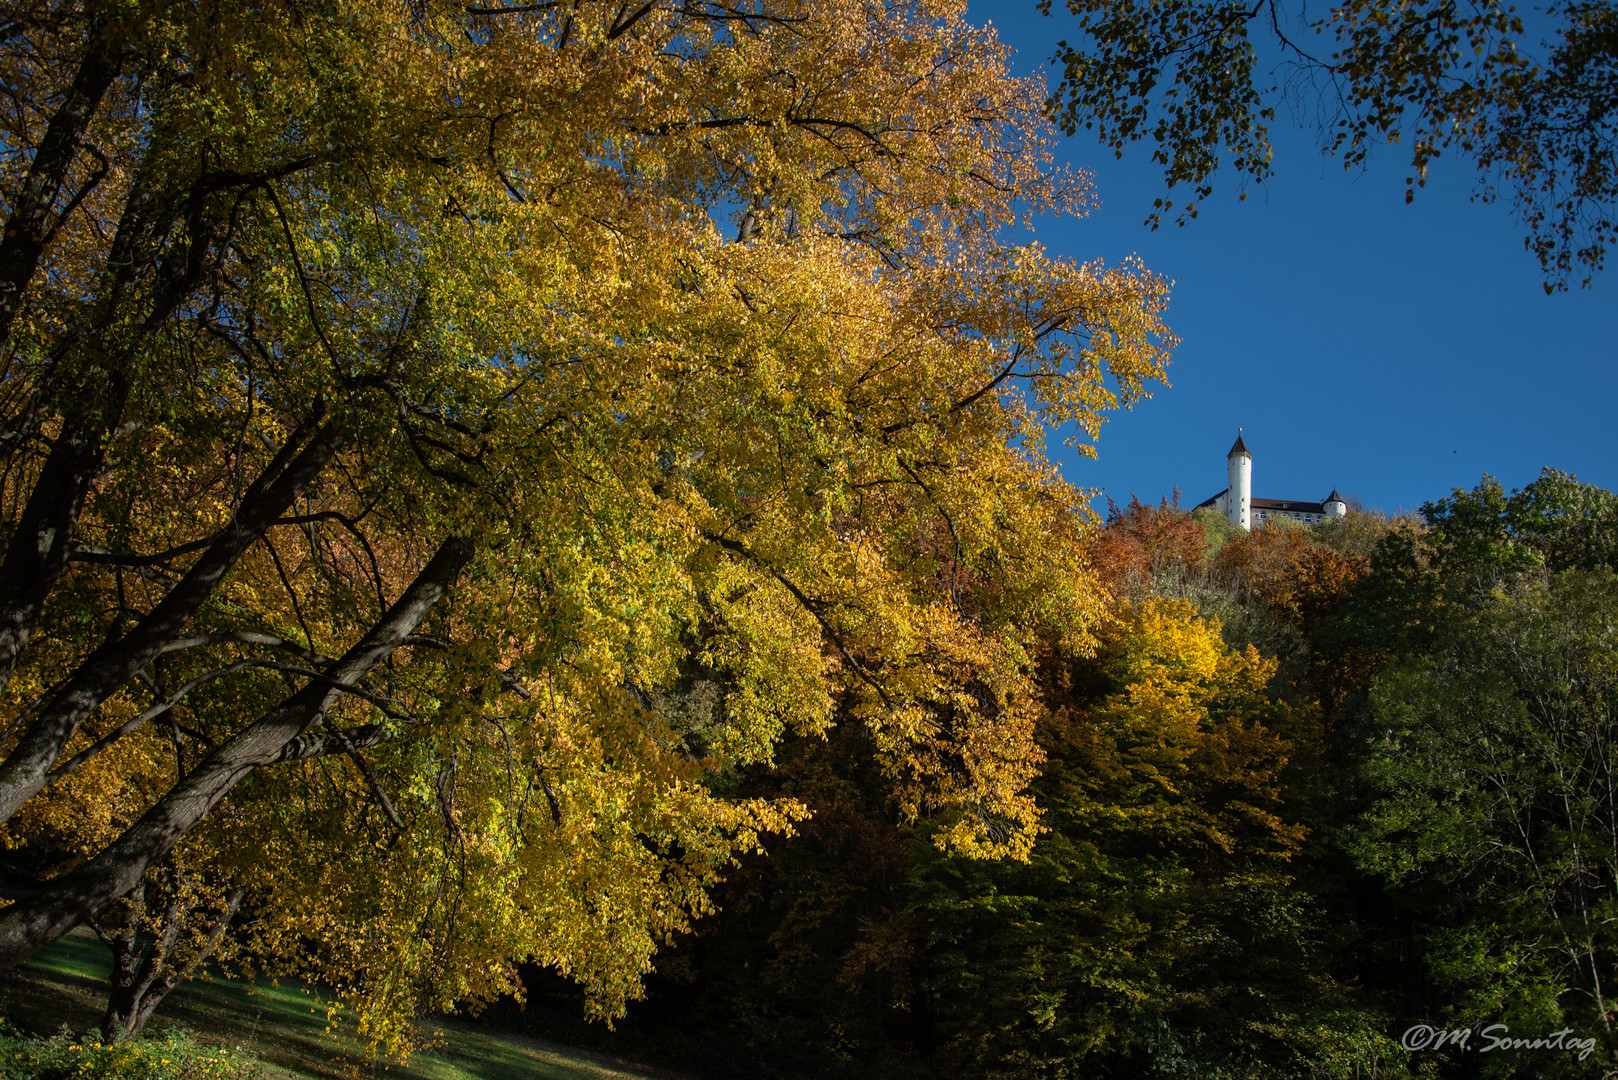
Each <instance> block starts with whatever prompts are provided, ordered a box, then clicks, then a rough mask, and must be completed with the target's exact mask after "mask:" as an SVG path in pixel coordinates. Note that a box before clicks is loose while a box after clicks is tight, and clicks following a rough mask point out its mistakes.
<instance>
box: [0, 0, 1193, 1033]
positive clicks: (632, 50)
mask: <svg viewBox="0 0 1618 1080" xmlns="http://www.w3.org/2000/svg"><path fill="white" fill-rule="evenodd" d="M4 25H5V27H6V33H5V36H4V38H3V40H0V66H3V68H4V73H5V79H4V85H5V87H6V91H5V93H6V101H7V106H8V107H7V108H6V109H5V110H4V115H3V118H0V124H3V125H4V139H3V142H4V152H3V154H0V193H3V198H4V200H5V205H4V214H5V229H4V233H3V236H0V347H3V349H4V352H3V354H0V364H3V365H4V366H3V370H0V377H3V385H0V409H3V417H4V422H3V431H0V454H3V460H4V469H3V473H0V484H3V487H0V507H3V520H4V524H5V528H6V530H7V532H8V534H9V535H8V537H7V540H6V544H5V556H4V562H3V565H0V686H3V689H4V699H3V700H4V703H5V709H6V716H5V726H4V728H3V729H0V751H3V755H4V758H3V761H0V822H4V829H5V845H4V846H5V850H6V855H5V860H6V861H5V864H4V865H5V877H6V886H7V889H6V898H7V899H8V900H9V901H10V903H9V904H8V906H6V907H4V908H0V965H3V964H11V963H15V962H17V961H18V960H20V959H21V958H23V957H26V956H27V955H28V954H29V953H31V952H32V951H33V950H34V949H36V948H38V947H39V946H41V945H42V944H44V943H46V942H48V941H50V940H52V939H54V938H55V937H57V936H58V935H60V934H62V933H64V932H65V931H66V930H67V929H69V928H71V927H72V926H74V925H76V924H78V923H81V922H83V921H84V920H86V919H90V918H93V917H97V916H98V915H99V914H102V913H106V912H109V911H112V910H113V908H112V905H114V903H115V902H117V901H119V898H121V897H129V898H131V899H130V900H129V901H127V902H128V903H132V902H133V900H134V899H138V897H139V895H140V890H141V889H142V888H143V887H144V886H143V884H142V883H143V882H150V881H154V880H157V879H155V878H153V877H152V876H151V875H153V874H159V876H160V877H161V875H163V874H168V875H172V874H173V873H176V872H178V871H177V870H176V869H175V867H176V866H178V865H181V864H183V865H184V866H185V867H189V868H190V872H195V873H200V874H205V875H206V876H207V879H208V880H209V881H212V882H216V883H220V884H219V886H218V887H219V888H221V889H225V890H227V891H229V892H230V893H231V894H234V891H235V890H237V889H245V890H246V893H247V897H248V899H247V900H246V903H247V904H248V905H250V906H252V907H253V910H254V911H255V917H256V922H255V925H257V926H258V927H259V930H258V931H257V932H258V934H259V938H258V941H259V944H260V946H261V948H262V949H264V950H265V951H267V952H269V953H271V954H274V953H277V952H279V953H280V954H282V955H287V954H290V953H302V954H307V960H306V963H307V967H308V969H309V972H310V973H311V974H317V975H324V976H326V977H331V978H336V979H338V980H339V981H340V982H341V983H342V984H343V986H344V988H345V989H346V990H347V991H349V992H350V995H351V996H353V997H355V998H358V999H363V1000H365V1001H367V1002H368V1003H369V1004H368V1005H367V1016H369V1017H370V1018H371V1022H372V1024H373V1026H372V1029H371V1030H372V1033H373V1034H374V1035H375V1036H376V1037H378V1038H386V1039H391V1040H398V1039H400V1038H402V1036H401V1034H400V1032H401V1029H400V1028H399V1027H398V1020H399V1018H401V1017H408V1016H409V1015H410V1014H411V1013H412V1012H413V1011H415V1010H417V1009H420V1008H424V1007H444V1006H446V1005H448V1004H450V1003H453V1002H455V1001H464V1000H475V999H478V998H486V997H488V996H489V995H492V994H496V993H499V992H502V991H504V990H506V989H508V988H510V987H511V986H512V978H513V976H512V970H513V969H512V967H511V963H512V961H514V960H518V959H523V958H531V959H534V960H537V961H539V962H542V963H545V964H548V965H551V966H553V967H556V968H558V969H559V970H562V971H563V972H566V973H569V974H572V975H574V976H575V977H577V978H579V979H580V980H581V981H582V982H584V983H585V984H586V985H587V986H589V987H590V988H591V989H592V990H593V991H594V992H595V993H596V995H597V1000H598V1002H599V1003H600V1007H601V1008H602V1009H604V1010H606V1011H608V1012H611V1011H613V1010H615V1009H617V1008H619V1007H620V1006H621V1002H622V1001H623V1000H624V998H625V997H626V996H627V995H630V994H632V993H633V992H634V991H635V988H636V986H637V985H638V978H639V976H640V974H641V973H642V972H644V971H645V970H646V969H647V967H648V965H649V962H650V959H649V958H650V956H651V955H652V953H653V951H654V950H655V949H656V947H657V945H658V944H659V943H660V942H661V941H662V940H663V939H664V938H666V937H667V936H668V935H670V934H672V933H675V932H677V931H678V930H680V929H681V928H682V927H683V926H684V925H685V924H686V920H687V919H689V918H690V917H691V916H692V915H693V914H695V913H700V912H701V911H702V910H703V909H704V906H705V905H706V903H707V900H706V891H705V890H706V887H707V885H708V884H709V883H710V882H711V881H712V880H713V879H714V876H715V874H716V873H717V872H718V871H719V870H720V869H721V868H722V867H723V866H724V865H725V864H726V862H727V861H728V860H729V859H730V857H731V855H732V853H733V852H735V851H737V850H739V849H741V848H749V847H754V846H756V845H757V843H758V842H759V836H760V835H761V834H762V833H764V832H768V831H772V830H781V829H784V828H787V827H788V824H789V822H790V820H791V819H792V818H793V816H794V815H795V814H796V813H797V812H798V811H797V810H796V809H795V807H794V806H793V805H792V804H791V803H789V802H784V803H774V804H771V803H765V802H761V801H757V800H752V801H746V800H741V801H733V800H728V799H726V798H724V797H722V796H721V795H719V794H716V793H715V790H716V789H715V788H714V787H713V785H711V784H710V783H707V782H706V778H709V777H711V776H713V775H714V774H715V773H716V772H717V771H718V770H722V769H723V768H725V767H727V766H729V765H732V764H736V763H743V762H749V761H765V760H768V759H769V758H770V755H771V752H772V747H773V746H774V745H775V742H776V740H777V739H778V738H779V736H780V735H781V734H782V733H783V732H784V731H786V730H789V729H791V730H798V731H808V732H814V731H819V730H823V729H824V728H825V727H826V726H827V725H828V724H829V723H831V721H832V718H833V716H834V715H842V716H846V717H847V718H848V719H849V720H850V721H851V722H861V723H864V724H865V725H867V727H868V729H869V731H870V734H871V738H872V740H873V742H874V745H875V746H876V748H877V752H878V754H879V756H880V758H881V760H882V762H883V764H884V767H885V768H886V769H888V770H889V772H890V774H891V776H892V777H893V779H894V782H895V784H896V785H897V789H898V790H900V791H901V792H902V793H903V798H902V802H903V805H904V807H905V808H906V810H907V811H908V812H909V813H911V814H921V813H926V814H929V815H931V816H932V817H933V818H934V820H935V821H937V822H939V827H938V832H939V835H940V836H941V838H942V842H943V843H944V844H946V845H947V846H951V847H954V848H957V849H960V850H966V851H973V852H978V853H995V852H1002V853H1004V852H1010V853H1019V852H1025V851H1026V850H1027V848H1028V846H1029V844H1030V843H1031V840H1032V837H1033V835H1034V832H1035V829H1036V825H1035V821H1036V813H1037V812H1036V810H1035V808H1034V806H1033V804H1032V802H1031V800H1030V798H1029V796H1028V794H1027V793H1026V791H1025V787H1026V784H1027V782H1028V780H1029V779H1030V778H1031V776H1032V775H1033V772H1034V770H1035V768H1036V766H1037V759H1038V751H1037V748H1036V747H1035V745H1034V743H1033V740H1032V728H1033V721H1034V715H1035V691H1034V687H1033V683H1032V681H1031V675H1030V668H1031V664H1032V657H1033V656H1034V654H1035V651H1036V648H1038V647H1043V646H1045V645H1048V644H1050V643H1053V642H1054V643H1059V644H1061V645H1063V646H1065V647H1068V648H1077V647H1083V646H1084V645H1085V643H1086V642H1087V640H1088V633H1089V628H1090V626H1091V625H1092V622H1093V620H1094V618H1095V616H1096V609H1097V604H1098V599H1097V594H1096V590H1095V589H1093V588H1092V586H1091V579H1090V577H1089V574H1088V572H1087V570H1086V569H1085V566H1084V564H1083V561H1082V559H1081V558H1080V557H1079V555H1078V554H1077V548H1076V546H1075V545H1074V544H1073V543H1072V542H1071V541H1072V538H1073V537H1074V536H1075V535H1076V533H1077V531H1078V530H1079V529H1080V528H1081V527H1082V526H1083V523H1084V521H1083V514H1082V512H1081V511H1079V510H1078V509H1076V507H1077V503H1078V500H1077V499H1076V498H1075V497H1074V494H1073V493H1072V492H1071V491H1070V490H1069V489H1066V488H1065V487H1063V486H1062V485H1061V484H1060V483H1059V482H1058V481H1057V480H1056V479H1055V477H1054V473H1053V472H1052V471H1051V470H1050V469H1049V467H1048V466H1047V465H1046V464H1045V463H1044V461H1043V459H1042V457H1041V456H1040V447H1041V445H1042V440H1043V438H1044V434H1045V432H1046V430H1047V429H1049V428H1051V427H1052V426H1054V425H1059V424H1064V423H1070V422H1071V423H1076V424H1078V425H1080V426H1082V427H1084V428H1086V429H1088V430H1089V431H1091V432H1092V433H1093V431H1094V430H1095V425H1096V424H1097V423H1098V422H1099V420H1100V418H1101V415H1102V413H1103V412H1104V411H1105V410H1106V409H1107V408H1109V407H1111V406H1113V405H1115V404H1117V403H1118V402H1119V400H1120V399H1124V400H1127V399H1130V398H1133V397H1135V396H1137V395H1139V394H1141V393H1142V392H1144V388H1145V385H1146V384H1147V383H1148V382H1149V381H1150V380H1152V379H1155V378H1158V377H1160V376H1161V374H1162V365H1163V363H1164V362H1165V357H1164V353H1163V349H1164V348H1165V347H1166V345H1167V344H1168V343H1169V338H1168V336H1167V334H1166V332H1165V330H1164V328H1163V326H1162V325H1161V323H1160V321H1159V312H1160V311H1161V309H1162V305H1163V303H1164V300H1165V295H1166V293H1165V287H1164V285H1163V284H1162V282H1161V281H1159V280H1158V279H1157V278H1156V277H1154V276H1153V275H1151V274H1149V273H1147V272H1146V271H1144V270H1142V269H1140V268H1139V267H1125V268H1123V269H1121V270H1107V269H1104V268H1102V267H1100V266H1078V265H1072V264H1068V263H1062V262H1056V261H1052V260H1050V259H1048V258H1047V257H1046V256H1045V255H1044V254H1043V253H1042V251H1041V250H1040V249H1039V248H1038V247H1010V246H1008V245H1007V244H1006V243H1005V242H1004V241H1003V240H1002V239H1001V237H1000V230H1001V227H1002V226H1004V225H1006V224H1008V223H1010V222H1011V221H1012V220H1013V218H1014V214H1015V213H1016V212H1017V211H1018V209H1019V208H1027V209H1032V210H1046V209H1057V210H1061V209H1070V210H1071V209H1082V207H1083V206H1084V205H1086V204H1087V200H1088V198H1089V193H1088V189H1087V187H1086V184H1085V182H1084V181H1083V178H1081V177H1071V176H1067V175H1064V174H1062V173H1060V172H1059V171H1053V170H1052V169H1051V168H1050V165H1049V157H1048V153H1047V149H1046V147H1047V139H1046V135H1045V133H1044V130H1043V129H1042V127H1041V126H1040V123H1039V120H1038V116H1039V110H1040V107H1041V105H1042V102H1043V97H1044V92H1043V90H1042V88H1041V87H1039V86H1038V85H1035V84H1030V83H1027V82H1021V81H1018V80H1015V79H1012V78H1011V77H1010V76H1009V75H1008V74H1007V72H1006V68H1005V53H1004V50H1003V48H1002V47H1001V46H1000V45H999V44H998V43H997V42H996V40H995V39H994V37H993V36H992V34H990V33H988V32H985V31H979V30H975V29H973V28H971V27H969V26H967V25H966V24H964V23H963V22H962V21H961V18H960V10H959V5H956V4H953V3H949V2H942V0H940V2H932V0H914V2H905V3H893V4H876V5H873V4H869V3H862V2H861V3H856V2H843V0H813V2H809V0H778V2H744V3H740V4H730V3H706V2H699V3H659V2H655V0H654V2H650V3H647V4H644V5H640V6H636V5H621V4H615V3H606V2H591V0H584V2H581V3H574V4H569V5H553V4H509V5H508V4H502V3H497V2H491V3H487V4H471V5H455V4H447V3H440V2H426V3H409V4H406V3H394V2H390V0H361V2H345V3H337V2H335V0H331V2H322V0H267V2H266V3H263V4H258V5H255V6H254V7H253V8H252V9H247V8H245V7H243V6H241V5H236V4H225V3H211V2H206V0H205V2H202V3H197V4H178V3H168V2H164V0H104V2H103V0H86V2H83V3H72V2H62V3H53V4H43V5H14V6H13V7H12V8H10V9H8V10H7V11H6V12H5V21H4ZM968 586H969V587H968ZM838 710H841V712H840V713H838ZM108 792H115V793H116V794H117V796H118V798H117V799H115V800H112V801H110V802H107V801H105V800H103V799H102V797H103V796H105V795H106V793H108ZM92 824H93V826H94V827H93V828H91V827H89V826H90V825H92ZM204 829H206V830H207V835H206V837H204V836H203V833H202V832H201V831H200V830H204ZM193 841H194V846H193V847H191V848H186V849H185V850H186V852H187V854H186V857H185V858H184V859H183V860H180V863H175V862H174V859H175V858H176V855H177V845H187V844H193ZM165 867H167V869H165ZM163 880H170V879H169V878H164V879H163Z"/></svg>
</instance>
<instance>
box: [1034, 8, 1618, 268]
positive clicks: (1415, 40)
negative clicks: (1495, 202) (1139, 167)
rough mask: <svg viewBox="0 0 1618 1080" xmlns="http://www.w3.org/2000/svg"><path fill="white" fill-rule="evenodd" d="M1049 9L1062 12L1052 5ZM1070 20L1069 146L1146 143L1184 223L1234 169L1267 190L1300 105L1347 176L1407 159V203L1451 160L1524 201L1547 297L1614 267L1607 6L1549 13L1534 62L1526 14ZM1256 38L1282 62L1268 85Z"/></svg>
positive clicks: (1115, 14)
mask: <svg viewBox="0 0 1618 1080" xmlns="http://www.w3.org/2000/svg"><path fill="white" fill-rule="evenodd" d="M1039 6H1040V9H1041V10H1042V11H1044V12H1045V13H1046V14H1050V12H1051V9H1052V7H1053V6H1054V5H1053V3H1052V0H1041V2H1040V5H1039ZM1060 6H1063V7H1065V8H1066V9H1067V11H1068V13H1069V14H1070V15H1071V16H1073V19H1072V22H1071V23H1070V24H1069V25H1073V26H1074V28H1075V29H1076V30H1077V31H1078V32H1079V36H1078V37H1077V38H1076V39H1073V40H1071V41H1069V40H1064V41H1062V42H1060V43H1059V44H1058V46H1057V51H1056V54H1055V57H1054V59H1055V60H1056V61H1059V62H1060V63H1061V64H1062V65H1063V74H1062V82H1061V85H1060V86H1059V87H1058V88H1057V91H1056V93H1055V95H1054V96H1053V98H1052V112H1053V114H1054V115H1055V116H1056V118H1057V120H1058V122H1059V123H1060V124H1061V125H1062V128H1063V130H1065V131H1066V132H1067V133H1068V134H1073V133H1074V132H1076V131H1077V130H1078V129H1080V128H1084V129H1086V130H1092V129H1093V130H1095V131H1097V132H1098V134H1099V135H1100V137H1101V139H1102V141H1103V143H1104V144H1105V145H1107V146H1109V147H1111V148H1112V149H1113V150H1114V151H1115V152H1117V153H1118V154H1119V155H1120V156H1122V153H1123V150H1124V148H1125V147H1126V146H1128V145H1129V144H1130V143H1133V142H1136V141H1139V140H1142V139H1145V140H1149V141H1150V142H1151V143H1152V145H1153V150H1152V160H1153V161H1154V162H1156V163H1158V164H1160V165H1161V166H1162V167H1163V175H1164V179H1165V181H1166V182H1167V184H1168V186H1169V188H1170V192H1171V193H1172V192H1173V190H1174V188H1175V187H1177V186H1178V185H1182V184H1185V185H1189V186H1190V187H1191V188H1192V190H1193V195H1192V196H1191V198H1189V199H1188V200H1186V201H1185V202H1184V203H1183V204H1182V205H1181V206H1180V207H1179V210H1178V220H1179V222H1180V223H1181V224H1184V223H1185V222H1186V221H1187V220H1188V219H1189V218H1194V217H1196V214H1197V204H1198V202H1199V201H1200V200H1202V199H1205V198H1207V197H1208V195H1209V194H1211V193H1212V191H1213V177H1214V174H1215V173H1216V172H1217V171H1218V169H1219V167H1220V166H1221V164H1225V163H1228V164H1229V166H1230V167H1232V168H1234V169H1235V170H1236V172H1237V174H1238V175H1239V177H1240V180H1241V183H1242V185H1243V186H1244V187H1245V185H1246V184H1247V183H1248V182H1249V181H1258V182H1263V181H1264V180H1265V179H1266V178H1267V177H1268V176H1269V175H1270V173H1271V147H1270V140H1269V128H1270V125H1271V124H1272V123H1273V122H1274V121H1275V116H1276V107H1277V105H1278V104H1280V102H1281V101H1282V100H1288V101H1289V104H1291V105H1292V107H1293V109H1294V111H1295V112H1300V113H1305V114H1307V113H1308V112H1309V111H1316V110H1317V117H1318V124H1319V128H1320V131H1321V136H1322V141H1323V143H1324V144H1325V146H1326V148H1328V149H1329V150H1331V151H1332V152H1334V153H1338V154H1340V155H1341V156H1342V159H1343V163H1344V165H1345V166H1347V167H1350V168H1354V167H1359V166H1361V165H1363V164H1364V163H1365V161H1366V159H1367V157H1368V155H1369V154H1370V151H1371V148H1372V147H1373V146H1374V145H1375V144H1376V143H1378V142H1385V143H1389V144H1392V143H1402V144H1403V145H1404V146H1406V147H1408V148H1409V154H1410V166H1409V167H1410V175H1409V176H1408V177H1407V178H1406V181H1405V182H1406V184H1407V190H1406V201H1409V200H1410V199H1411V198H1413V197H1414V194H1415V191H1416V189H1417V188H1419V187H1421V186H1423V185H1425V183H1426V180H1427V170H1428V168H1429V167H1430V166H1431V165H1432V163H1433V162H1434V161H1436V160H1437V159H1438V158H1439V157H1440V156H1442V155H1443V154H1445V153H1458V154H1460V155H1464V156H1466V157H1469V158H1471V159H1472V161H1473V162H1474V163H1475V165H1476V167H1477V169H1478V171H1479V173H1480V174H1481V175H1480V178H1479V184H1478V191H1477V197H1479V198H1481V199H1484V200H1492V199H1494V198H1496V197H1497V189H1496V183H1497V182H1498V183H1499V186H1500V187H1502V188H1505V189H1506V190H1510V191H1511V192H1512V193H1513V198H1514V200H1515V204H1516V208H1517V211H1518V214H1519V216H1520V217H1521V218H1522V219H1523V221H1524V223H1525V224H1526V226H1527V227H1528V231H1529V239H1528V246H1529V248H1530V250H1532V251H1533V252H1534V253H1535V254H1536V255H1537V256H1538V257H1539V260H1540V264H1541V266H1542V267H1543V270H1544V273H1545V279H1546V285H1545V287H1546V290H1547V291H1550V290H1553V289H1557V288H1565V287H1566V285H1567V282H1568V280H1569V279H1570V278H1571V277H1572V276H1574V275H1575V274H1581V273H1582V274H1583V275H1584V277H1583V279H1582V280H1583V283H1584V284H1585V285H1586V286H1588V285H1589V283H1590V280H1591V276H1592V275H1593V274H1594V273H1595V272H1597V271H1599V270H1600V269H1601V267H1602V265H1603V260H1604V258H1605V254H1606V248H1607V246H1608V245H1609V244H1610V243H1612V241H1613V240H1614V237H1615V229H1618V219H1615V216H1614V206H1615V205H1618V168H1615V165H1618V158H1615V153H1618V151H1615V145H1618V144H1615V143H1614V140H1613V135H1614V117H1615V116H1618V113H1615V111H1614V110H1613V108H1612V102H1613V100H1614V94H1615V88H1618V9H1615V8H1614V6H1613V4H1612V3H1611V0H1574V2H1565V3H1564V2H1559V0H1550V2H1548V3H1546V4H1545V5H1544V6H1543V7H1541V8H1540V12H1539V15H1540V18H1541V21H1542V25H1545V26H1546V27H1547V38H1548V40H1547V41H1546V42H1544V44H1543V45H1542V46H1539V47H1537V48H1536V45H1538V44H1539V43H1536V42H1535V41H1533V40H1531V39H1529V38H1528V37H1527V36H1526V34H1525V30H1524V21H1523V19H1522V17H1520V16H1519V14H1518V12H1517V9H1515V8H1513V7H1511V6H1509V5H1506V4H1502V3H1496V2H1484V3H1475V4H1455V3H1450V2H1447V0H1414V2H1395V0H1344V2H1342V3H1338V4H1335V5H1332V6H1331V7H1330V8H1328V9H1326V10H1324V11H1321V10H1320V9H1314V10H1311V9H1309V8H1308V7H1306V6H1305V5H1303V4H1295V5H1294V4H1288V3H1285V2H1284V0H1261V2H1260V3H1257V4H1253V5H1247V4H1239V3H1231V2H1229V0H1167V2H1147V0H1124V2H1121V3H1120V2H1116V0H1066V2H1065V3H1064V4H1062V5H1060ZM1255 37H1258V38H1268V39H1269V41H1270V43H1271V47H1272V48H1273V49H1276V50H1278V54H1279V55H1277V56H1275V58H1274V65H1275V66H1274V68H1273V69H1270V70H1269V71H1268V72H1266V69H1265V66H1264V64H1262V63H1261V62H1260V60H1259V57H1258V52H1257V50H1256V48H1255V41H1254V38H1255ZM1536 55H1538V56H1539V57H1541V58H1542V59H1540V60H1537V61H1536V60H1535V59H1533V57H1534V56H1536ZM1272 77H1273V79H1274V81H1273V82H1269V80H1270V79H1271V78H1272ZM1243 197H1244V198H1245V192H1244V193H1243ZM1174 210H1175V204H1174V202H1173V201H1172V200H1169V199H1164V198H1158V199H1157V200H1156V202H1155V203H1154V209H1153V211H1152V213H1151V215H1150V216H1149V217H1148V218H1147V221H1148V223H1149V224H1151V225H1152V226H1153V227H1154V228H1155V227H1156V226H1157V225H1158V224H1160V223H1161V221H1162V220H1163V218H1164V217H1165V216H1166V215H1168V214H1170V213H1171V212H1172V211H1174Z"/></svg>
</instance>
